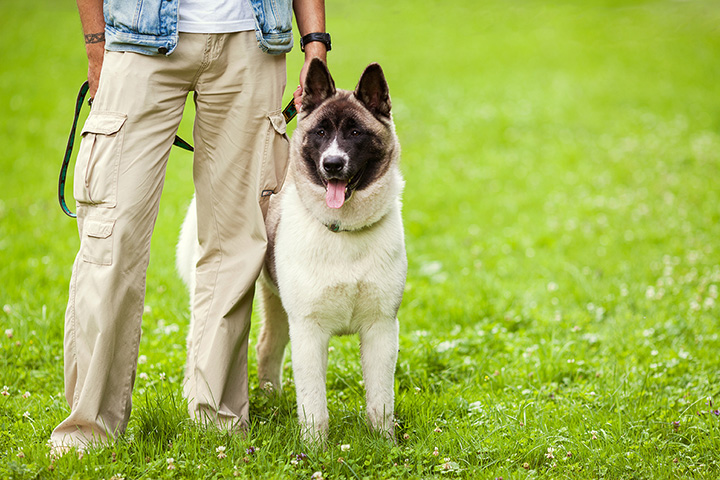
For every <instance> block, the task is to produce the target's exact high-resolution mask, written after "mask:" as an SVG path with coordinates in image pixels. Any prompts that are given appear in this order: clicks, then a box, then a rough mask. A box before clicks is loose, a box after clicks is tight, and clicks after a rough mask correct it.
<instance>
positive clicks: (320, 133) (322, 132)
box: [315, 128, 325, 137]
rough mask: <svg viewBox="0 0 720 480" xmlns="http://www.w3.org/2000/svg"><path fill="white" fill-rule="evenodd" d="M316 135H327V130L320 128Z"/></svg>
mask: <svg viewBox="0 0 720 480" xmlns="http://www.w3.org/2000/svg"><path fill="white" fill-rule="evenodd" d="M315 135H317V136H318V137H324V136H325V130H323V129H322V128H321V129H320V130H318V131H317V132H315Z"/></svg>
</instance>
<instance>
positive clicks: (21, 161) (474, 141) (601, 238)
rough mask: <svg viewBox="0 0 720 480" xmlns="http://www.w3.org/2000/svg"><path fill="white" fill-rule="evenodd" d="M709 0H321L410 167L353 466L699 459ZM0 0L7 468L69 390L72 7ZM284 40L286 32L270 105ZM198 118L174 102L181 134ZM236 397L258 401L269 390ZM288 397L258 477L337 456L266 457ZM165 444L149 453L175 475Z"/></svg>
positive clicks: (653, 463) (718, 12)
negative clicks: (389, 374)
mask: <svg viewBox="0 0 720 480" xmlns="http://www.w3.org/2000/svg"><path fill="white" fill-rule="evenodd" d="M718 7H720V3H718V2H717V1H710V0H705V1H701V0H699V1H670V0H643V1H640V0H638V1H620V0H591V1H583V2H580V1H552V2H542V1H539V0H517V1H500V0H497V1H495V0H493V1H486V2H460V1H450V2H440V1H432V0H428V1H422V2H417V1H414V2H411V1H409V0H398V1H395V2H379V1H365V2H356V3H351V2H340V1H337V0H329V1H328V2H327V11H328V22H327V23H328V30H329V31H330V32H331V33H332V36H333V50H332V52H330V54H329V65H330V68H331V71H332V73H333V76H334V77H335V81H336V84H337V85H338V86H339V87H341V88H353V87H354V86H355V84H356V82H357V79H358V77H359V75H360V73H361V72H362V69H363V68H364V67H365V65H367V64H368V63H370V62H373V61H377V62H379V63H380V64H381V65H382V66H383V69H384V70H385V74H386V76H387V79H388V82H389V84H390V92H391V96H392V100H393V111H394V116H395V121H396V124H397V129H398V134H399V137H400V140H401V143H402V146H403V157H402V168H403V171H404V174H405V177H406V181H407V186H406V190H405V194H404V218H405V229H406V235H407V246H408V256H409V262H410V266H409V275H408V287H407V291H406V295H405V300H404V303H403V306H402V308H401V311H400V321H401V353H400V362H399V366H398V374H397V377H398V380H397V392H398V400H397V404H398V407H397V409H398V418H399V420H400V422H401V424H402V428H401V430H400V432H405V433H408V435H409V438H408V439H400V441H399V446H397V447H395V449H394V450H393V451H392V452H391V453H390V454H389V458H390V463H388V462H387V461H385V460H381V459H385V458H386V457H388V454H387V452H386V451H385V450H383V448H382V447H377V446H376V447H373V448H375V450H372V449H370V450H361V451H360V452H361V453H362V455H363V456H360V457H358V458H355V459H354V457H353V455H351V454H348V453H343V455H344V456H345V458H346V460H347V461H348V462H350V463H349V465H351V466H353V468H354V469H355V470H353V473H355V472H358V473H359V474H360V475H368V476H371V477H383V476H410V477H414V476H418V477H423V476H429V475H432V474H434V473H437V472H443V471H444V472H446V473H449V474H453V475H460V476H466V477H468V478H474V477H477V476H482V477H488V478H490V477H495V476H504V477H505V478H525V477H534V476H543V475H546V476H549V477H551V478H555V477H557V476H567V477H578V478H587V477H594V478H599V477H603V476H604V477H607V478H664V477H678V476H679V477H697V478H716V477H717V474H718V471H719V470H718V462H717V451H718V447H720V443H719V442H720V440H718V439H719V438H720V435H719V434H720V427H719V426H718V418H719V417H717V415H715V416H713V415H712V413H710V414H708V415H702V414H701V413H702V412H712V411H713V409H716V408H717V406H713V405H712V401H713V400H712V399H713V398H717V397H718V395H719V394H720V387H718V383H717V380H718V376H719V375H720V362H719V361H718V351H719V350H720V341H719V339H718V326H719V324H720V321H719V320H718V306H717V296H718V286H719V285H720V251H719V245H718V240H717V239H718V238H720V222H719V220H720V218H719V217H720V207H719V205H720V180H719V179H720V82H718V79H720V61H718V59H719V58H720V27H719V25H720V8H718ZM0 12H2V15H0V41H1V44H2V45H3V47H4V48H3V49H2V52H1V53H0V59H2V62H1V64H0V145H2V149H0V168H1V169H2V170H1V171H2V175H0V304H2V305H3V306H4V308H3V312H1V313H0V325H1V326H2V330H5V331H6V335H5V336H4V337H2V340H0V351H2V355H0V372H2V373H0V384H2V385H7V386H8V387H9V388H8V391H9V392H10V393H12V395H10V396H9V397H7V398H6V399H5V400H2V399H0V446H2V447H4V448H0V450H5V451H6V453H5V454H3V456H2V457H0V458H2V460H0V463H3V462H5V463H6V465H9V464H10V463H9V462H11V461H12V462H15V463H13V465H16V467H15V468H16V470H13V471H14V472H16V473H15V474H14V475H16V476H18V478H21V477H23V476H26V477H29V476H32V475H31V474H34V473H33V472H35V470H33V469H32V468H31V466H32V465H34V466H35V467H36V468H37V469H40V470H42V471H45V468H46V467H47V459H43V458H44V457H43V456H42V448H41V447H37V450H36V451H35V453H36V454H35V455H34V456H33V455H30V453H29V452H28V460H22V459H18V457H17V455H16V454H17V451H18V450H17V449H18V447H22V445H28V443H34V444H37V445H40V446H41V445H42V443H43V442H44V441H45V439H46V438H47V436H48V435H49V433H50V430H51V429H52V428H53V426H54V425H55V424H56V423H57V422H58V421H59V420H60V419H61V418H63V416H64V415H65V413H66V411H67V410H66V408H67V407H66V406H65V402H64V399H63V396H62V395H60V392H62V388H63V387H62V366H61V361H60V359H61V358H62V325H63V315H64V309H65V302H66V295H67V284H68V280H69V275H70V269H71V264H72V261H73V258H74V255H75V253H76V250H77V247H78V244H79V241H78V238H77V231H76V227H75V223H74V221H72V220H70V219H68V218H66V217H65V216H64V215H63V214H62V213H61V211H60V209H59V207H58V205H57V200H56V194H57V193H56V189H57V175H58V172H59V168H60V162H61V159H62V154H63V152H64V147H65V142H66V138H67V133H68V131H69V128H70V122H71V120H72V110H73V106H74V99H75V95H76V92H77V89H78V87H79V85H80V83H81V82H82V81H83V80H84V77H85V72H86V60H85V56H84V48H83V41H82V32H81V29H80V24H79V20H78V16H77V12H76V7H75V5H74V2H58V1H55V0H34V1H33V2H23V3H20V2H11V1H9V0H0ZM301 62H302V57H301V54H300V52H299V51H293V52H292V53H291V54H290V55H288V91H287V92H286V95H285V96H286V101H287V100H289V98H290V96H291V92H292V90H293V89H294V86H295V85H296V84H297V74H298V71H299V68H300V65H301ZM191 131H192V105H191V102H190V103H189V104H188V109H187V112H186V116H185V118H184V119H183V123H182V126H181V129H180V134H181V136H182V137H183V138H185V139H191V138H192V133H191ZM191 164H192V159H191V156H190V155H189V154H186V153H185V152H182V151H179V150H174V151H173V153H172V154H171V158H170V162H169V165H168V173H167V180H166V184H165V191H164V194H163V200H162V205H161V214H160V217H159V219H158V225H157V228H156V232H155V235H154V238H153V247H152V260H151V264H150V270H149V274H148V292H147V302H146V303H147V308H146V315H145V317H144V320H143V321H144V333H145V334H144V336H143V340H142V344H141V355H145V356H146V357H147V363H146V364H144V366H143V365H141V367H140V370H139V371H140V372H141V373H142V372H146V373H149V374H150V377H151V378H153V375H156V376H157V375H159V374H160V373H161V372H162V373H165V372H167V376H168V378H169V379H170V380H173V381H174V385H175V387H177V385H179V381H180V380H181V378H182V365H183V360H184V341H183V338H184V334H185V332H186V328H187V317H188V313H187V295H186V293H185V290H184V287H183V286H182V284H181V282H180V281H179V279H178V278H177V275H176V274H175V272H174V244H175V241H176V238H177V234H178V231H179V226H180V223H181V221H182V217H183V215H184V210H185V208H186V206H187V204H188V202H189V199H190V197H191V195H192V190H193V188H192V181H191V167H192V165H191ZM67 193H68V195H71V188H69V187H68V192H67ZM71 203H72V202H71ZM8 331H11V333H10V334H9V335H8V334H7V332H8ZM256 332H257V325H255V326H254V327H253V335H255V333H256ZM11 337H12V338H11ZM333 345H335V347H336V353H334V354H333V355H331V367H330V372H329V374H328V382H329V386H330V392H331V399H330V402H331V403H330V405H331V416H332V418H333V420H332V421H335V422H339V423H340V425H341V426H342V428H341V427H340V426H337V428H336V430H335V431H334V433H332V434H331V435H332V437H331V441H333V442H336V443H346V442H347V441H348V440H347V438H350V439H351V440H354V441H355V442H356V443H361V442H363V441H365V437H366V434H367V432H365V431H364V430H363V429H362V428H361V425H362V416H361V412H359V408H360V406H361V405H362V403H363V399H362V390H361V387H360V386H358V384H357V381H358V380H359V379H360V373H359V363H358V361H357V358H356V357H357V352H356V349H357V348H356V340H354V339H342V340H338V341H337V342H335V343H334V344H333ZM250 368H251V370H253V369H254V359H251V366H250ZM251 375H252V374H251ZM252 381H255V382H256V380H255V379H253V380H252ZM150 386H151V385H150V384H146V383H143V382H142V381H139V385H138V386H137V388H136V397H137V398H136V405H140V407H139V409H138V408H136V411H135V413H134V416H133V420H132V421H131V427H130V432H131V434H132V433H134V434H136V438H138V437H140V436H141V435H142V434H147V432H148V431H151V430H152V429H153V428H154V427H152V426H148V424H152V416H153V415H152V414H153V413H157V412H159V411H162V410H163V409H168V403H167V400H166V399H164V397H162V396H159V397H158V396H156V395H154V394H152V390H151V388H150ZM175 387H173V388H175ZM256 387H257V385H253V388H256ZM416 389H419V390H420V391H421V392H422V393H420V394H417V390H416ZM24 391H29V392H30V393H31V394H32V396H31V397H30V398H29V399H22V398H20V395H19V394H18V392H24ZM288 394H289V395H290V396H291V397H292V395H293V393H292V388H291V384H290V385H289V386H288ZM147 395H150V397H148V396H147ZM148 398H149V399H150V400H148ZM252 401H253V403H254V407H253V409H254V412H253V414H254V415H255V416H256V418H269V417H271V416H272V415H271V414H272V412H275V413H277V411H276V410H273V409H274V408H276V407H272V406H268V404H267V403H265V402H264V401H263V400H261V399H260V398H257V397H255V396H253V399H252ZM3 402H4V403H3ZM708 404H709V405H708ZM153 405H155V407H153ZM283 405H284V406H283V407H281V408H280V410H279V415H280V417H279V419H280V425H279V426H278V427H275V426H273V427H270V425H265V424H263V425H256V426H255V427H256V428H257V437H256V438H257V439H266V440H265V441H266V442H269V444H268V446H267V449H268V452H269V455H270V456H269V457H268V458H267V459H266V460H265V461H264V462H265V463H263V462H259V461H258V463H257V465H254V464H252V465H251V466H250V467H247V468H249V469H250V470H247V472H255V473H254V474H253V475H255V476H256V477H259V476H266V475H267V476H270V475H272V474H271V473H267V472H272V471H273V470H268V468H270V467H269V466H270V465H275V463H277V462H278V461H280V462H281V463H282V462H284V464H283V465H284V467H283V468H285V470H283V472H285V473H283V474H282V476H296V477H297V478H302V477H303V476H305V477H307V476H309V473H312V471H314V470H315V469H317V468H320V466H321V465H322V468H326V473H327V474H331V476H333V475H334V476H343V475H345V476H347V477H351V476H352V474H351V473H350V471H349V470H347V469H345V467H343V465H341V464H337V463H333V462H332V461H331V460H328V458H331V457H332V456H333V455H335V453H333V450H332V449H331V450H330V452H329V453H328V452H326V453H325V454H319V456H318V457H317V458H318V459H319V460H316V463H314V464H312V466H306V467H304V469H303V468H299V467H291V466H290V464H289V463H288V462H289V458H281V456H282V452H283V448H286V447H284V446H283V445H284V443H287V441H288V440H287V438H289V437H288V434H286V433H281V434H280V435H279V436H278V437H275V436H274V435H276V433H275V432H276V430H273V429H274V428H281V429H284V430H281V432H291V433H290V434H289V435H290V437H291V438H295V437H292V432H294V430H292V429H293V426H294V413H293V411H292V409H293V407H292V402H291V401H289V403H286V404H283ZM153 408H155V409H154V410H153ZM24 412H29V415H30V417H31V419H32V421H29V420H28V419H27V418H26V417H24V416H23V413H24ZM147 412H150V414H148V413H147ZM148 417H150V418H148ZM337 417H340V418H339V419H338V418H337ZM673 422H678V423H677V425H675V423H673ZM519 424H522V426H519ZM336 425H337V424H336ZM436 428H438V429H440V430H442V431H443V433H442V434H439V433H438V432H436V431H434V429H436ZM331 429H332V427H331ZM591 432H595V433H591ZM149 436H150V437H151V438H154V437H152V435H149ZM591 437H599V439H600V440H601V442H602V443H600V444H598V443H593V442H592V441H591V440H590V438H591ZM193 438H194V437H193ZM292 441H294V442H296V439H295V440H292ZM175 443H176V444H177V445H180V446H176V447H175V448H176V449H181V450H182V449H185V451H189V450H188V448H189V447H188V446H187V445H186V444H184V443H182V442H181V441H180V440H177V441H176V442H175ZM356 443H354V444H353V445H355V444H356ZM293 445H296V446H297V443H295V444H293ZM559 445H564V446H563V447H562V448H563V449H564V450H562V455H563V456H565V455H566V453H565V451H566V450H567V451H568V452H570V453H574V457H573V456H571V457H565V459H563V460H562V461H561V459H560V458H558V459H557V460H555V459H552V458H550V457H548V456H547V455H545V453H546V451H547V450H546V449H547V448H548V447H552V448H557V449H558V452H556V456H558V457H559V455H560V453H559V451H560V446H559ZM435 446H437V447H438V448H439V449H440V452H441V453H440V454H439V457H438V458H436V457H434V456H433V455H432V453H431V452H432V451H433V448H434V447H435ZM25 448H26V450H28V447H27V446H26V447H25ZM208 448H210V447H208ZM212 448H214V446H213V447H212ZM296 448H299V447H296ZM353 448H355V447H353ZM190 450H191V449H190ZM570 450H572V451H570ZM128 451H130V452H132V447H128ZM360 452H358V455H360ZM351 453H352V452H351ZM128 455H129V457H130V458H131V460H132V459H133V458H134V457H133V456H132V454H128ZM177 455H179V453H177ZM187 455H190V453H187ZM323 455H325V456H323ZM364 455H367V457H364ZM241 456H242V455H241ZM446 457H447V458H450V459H451V461H450V462H445V463H443V460H444V459H445V458H446ZM98 458H99V457H98ZM278 458H280V460H278ZM332 458H333V459H334V457H332ZM365 458H369V459H371V461H370V465H368V464H367V463H363V462H365ZM323 459H324V460H323ZM406 459H409V463H410V464H411V466H410V467H409V468H405V467H404V466H403V464H404V463H408V462H406V461H405V460H406ZM131 460H128V465H132V461H131ZM23 461H24V462H25V463H23ZM353 461H357V463H352V462H353ZM31 462H34V463H31ZM163 462H164V459H161V460H159V465H160V467H157V468H156V467H148V468H150V470H149V471H150V472H152V473H153V474H154V475H157V476H162V475H166V474H167V475H169V473H168V472H167V471H166V470H165V469H164V466H165V465H164V463H163ZM188 462H189V463H190V460H188ZM273 462H275V463H273ZM383 462H384V463H383ZM135 463H136V464H137V462H135ZM393 463H398V464H399V465H400V466H399V467H397V466H393V465H392V464H393ZM450 463H451V464H452V465H450V467H451V468H449V469H445V468H444V465H445V464H450ZM553 463H556V465H555V466H553ZM90 464H91V465H93V464H92V463H90ZM98 464H102V461H100V460H98ZM525 464H527V467H525ZM557 464H560V465H559V466H558V465H557ZM23 465H24V466H23ZM29 465H30V466H29ZM225 467H227V465H225V466H222V465H220V464H218V465H216V466H215V468H217V469H219V470H218V471H225V470H222V468H225ZM275 467H277V465H275ZM275 467H273V468H275ZM66 468H67V470H65V472H66V473H67V472H72V471H74V469H81V465H80V464H73V463H69V464H68V465H67V466H66ZM127 468H128V469H130V470H129V471H131V472H132V471H133V470H132V468H133V467H132V466H128V467H127ZM135 468H140V467H137V466H136V467H135ZM153 468H154V470H153ZM188 468H189V467H188ZM253 468H254V469H256V470H253ZM278 468H279V467H278ZM553 468H555V469H556V470H553ZM23 469H24V470H23ZM308 469H309V470H308ZM9 471H10V470H7V471H6V472H9ZM138 471H139V470H135V472H136V473H137V472H138ZM189 471H190V470H188V472H189ZM0 472H3V470H1V469H0ZM17 472H20V473H17ZM28 472H29V473H28ZM228 472H229V471H226V473H227V474H230V473H228ZM262 472H265V473H262ZM186 474H187V475H189V473H187V472H186ZM306 474H307V475H306ZM8 475H9V474H8ZM248 475H250V473H248ZM278 475H280V474H278ZM107 476H109V475H107ZM138 476H139V475H138Z"/></svg>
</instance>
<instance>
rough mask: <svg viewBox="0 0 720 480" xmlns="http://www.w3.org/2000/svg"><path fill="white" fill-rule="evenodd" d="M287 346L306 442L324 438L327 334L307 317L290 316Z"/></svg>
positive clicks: (326, 418)
mask: <svg viewBox="0 0 720 480" xmlns="http://www.w3.org/2000/svg"><path fill="white" fill-rule="evenodd" d="M289 323H290V348H291V350H292V366H293V374H294V376H295V391H296V392H297V409H298V419H299V421H300V425H301V426H302V430H303V439H304V440H305V441H306V442H308V443H317V442H322V441H324V440H325V438H327V432H328V424H329V419H330V417H329V415H328V409H327V397H326V391H325V378H326V373H327V360H328V343H329V342H330V335H329V334H327V333H326V332H324V331H323V330H322V329H321V328H320V327H319V326H318V324H317V322H315V321H313V320H311V319H306V318H302V319H293V318H291V319H290V322H289Z"/></svg>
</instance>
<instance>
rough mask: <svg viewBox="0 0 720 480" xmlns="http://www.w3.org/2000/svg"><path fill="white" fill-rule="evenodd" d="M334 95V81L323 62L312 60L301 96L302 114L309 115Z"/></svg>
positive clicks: (316, 59)
mask: <svg viewBox="0 0 720 480" xmlns="http://www.w3.org/2000/svg"><path fill="white" fill-rule="evenodd" d="M333 95H335V81H334V80H333V78H332V76H331V75H330V71H329V70H328V68H327V66H326V65H325V62H323V61H322V60H320V59H319V58H313V59H312V60H311V61H310V65H309V66H308V71H307V76H306V77H305V87H304V88H303V94H302V109H303V112H306V113H310V112H311V111H313V110H315V108H317V106H318V105H320V104H321V103H322V102H324V101H325V100H327V99H328V98H330V97H332V96H333Z"/></svg>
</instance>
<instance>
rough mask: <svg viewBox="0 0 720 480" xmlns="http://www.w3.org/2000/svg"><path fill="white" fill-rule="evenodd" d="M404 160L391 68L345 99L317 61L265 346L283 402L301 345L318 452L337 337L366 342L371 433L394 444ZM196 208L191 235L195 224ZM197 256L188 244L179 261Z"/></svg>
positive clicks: (268, 371)
mask: <svg viewBox="0 0 720 480" xmlns="http://www.w3.org/2000/svg"><path fill="white" fill-rule="evenodd" d="M399 161H400V144H399V141H398V138H397V135H396V133H395V126H394V123H393V120H392V115H391V101H390V96H389V89H388V84H387V81H386V79H385V75H384V73H383V70H382V68H381V67H380V65H378V64H376V63H374V64H371V65H369V66H368V67H367V68H366V69H365V70H364V72H363V73H362V75H361V77H360V80H359V82H358V84H357V87H356V88H355V90H354V91H347V90H340V89H336V88H335V82H334V80H333V78H332V76H331V75H330V72H329V71H328V69H327V67H326V65H325V63H323V62H322V61H321V60H319V59H313V60H312V62H311V63H310V65H309V67H308V70H307V77H306V80H305V86H304V90H303V94H302V108H301V110H300V112H299V115H298V125H297V128H296V130H295V132H294V133H293V136H292V140H291V144H290V158H289V162H290V163H289V169H288V178H287V180H286V182H285V185H284V186H283V188H282V190H281V191H280V192H279V193H278V194H276V195H272V196H271V198H270V201H269V205H268V211H267V215H266V222H265V223H266V230H267V235H268V250H267V254H266V259H265V265H264V268H263V271H262V273H261V275H260V278H259V280H258V298H259V299H260V311H261V314H262V327H261V331H260V335H259V340H258V345H257V359H258V367H257V369H258V377H259V381H260V385H261V386H263V388H265V389H267V390H271V391H276V392H281V391H282V365H283V357H284V352H285V347H286V345H287V343H288V341H290V345H291V356H292V367H293V373H294V378H295V387H296V393H297V413H298V418H299V422H300V425H301V427H302V434H303V438H304V440H305V441H306V442H309V443H318V442H323V441H324V440H325V439H326V438H327V435H328V429H329V416H328V410H327V398H326V372H327V360H328V343H329V341H330V338H331V337H332V336H334V335H346V334H355V333H357V334H359V337H360V353H361V363H362V370H363V377H364V381H365V390H366V404H367V406H366V411H367V416H368V420H369V423H370V425H371V427H372V428H373V430H375V431H378V432H380V433H381V434H383V435H385V436H387V437H389V438H391V439H394V373H395V365H396V362H397V356H398V330H399V324H398V319H397V313H398V309H399V307H400V303H401V300H402V296H403V291H404V288H405V280H406V274H407V257H406V252H405V241H404V232H403V223H402V216H401V193H402V190H403V188H404V180H403V177H402V174H401V172H400V167H399ZM192 207H193V206H192V205H191V208H190V210H189V212H188V218H186V222H185V225H184V227H183V231H185V230H186V226H187V224H188V222H192V221H194V220H193V218H191V217H192V215H194V208H192ZM187 230H189V231H193V229H192V228H188V229H187ZM183 243H185V244H187V240H185V241H183V238H182V236H181V241H180V244H183ZM188 251H191V249H189V248H187V247H184V248H180V245H179V247H178V254H179V256H180V255H181V254H182V252H188ZM183 255H185V256H187V255H186V254H183ZM188 261H189V260H187V259H184V258H182V259H181V258H178V266H179V268H181V269H182V268H184V269H185V270H187V265H188ZM182 264H184V265H185V267H182V266H181V265H182ZM192 277H194V275H192V276H191V277H190V282H191V283H192Z"/></svg>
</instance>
